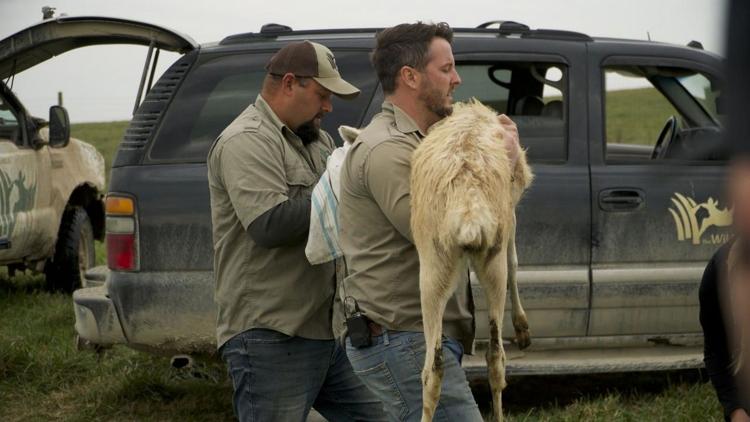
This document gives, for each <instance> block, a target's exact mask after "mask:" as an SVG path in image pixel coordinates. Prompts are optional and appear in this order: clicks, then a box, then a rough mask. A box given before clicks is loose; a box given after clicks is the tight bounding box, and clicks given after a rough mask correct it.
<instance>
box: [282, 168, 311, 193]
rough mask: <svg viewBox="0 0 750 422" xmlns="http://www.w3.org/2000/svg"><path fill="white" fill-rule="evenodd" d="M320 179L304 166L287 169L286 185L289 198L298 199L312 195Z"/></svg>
mask: <svg viewBox="0 0 750 422" xmlns="http://www.w3.org/2000/svg"><path fill="white" fill-rule="evenodd" d="M317 181H318V178H317V177H316V176H315V174H313V172H312V171H311V170H310V169H309V168H307V167H306V166H305V165H304V164H301V163H300V164H297V163H294V164H291V165H287V168H286V184H287V187H288V188H289V195H288V196H289V198H298V197H301V196H304V195H310V194H311V193H312V190H313V187H314V186H315V183H316V182H317Z"/></svg>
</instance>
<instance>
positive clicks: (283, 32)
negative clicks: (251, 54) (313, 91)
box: [219, 23, 382, 45]
mask: <svg viewBox="0 0 750 422" xmlns="http://www.w3.org/2000/svg"><path fill="white" fill-rule="evenodd" d="M380 29H382V28H348V29H347V28H344V29H306V30H301V31H295V30H293V29H292V28H291V27H289V26H286V25H282V24H278V23H267V24H265V25H263V26H262V27H261V28H260V32H246V33H243V34H235V35H229V36H228V37H225V38H224V39H223V40H221V41H220V42H219V45H228V44H240V43H246V42H253V41H262V40H267V39H269V38H277V37H282V36H287V35H294V36H295V37H299V36H306V35H309V36H311V37H315V36H325V35H341V34H373V35H374V34H375V32H377V31H379V30H380Z"/></svg>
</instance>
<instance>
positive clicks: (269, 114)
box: [255, 94, 296, 136]
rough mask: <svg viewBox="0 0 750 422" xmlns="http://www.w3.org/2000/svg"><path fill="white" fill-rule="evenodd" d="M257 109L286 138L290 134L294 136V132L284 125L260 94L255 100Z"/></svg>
mask: <svg viewBox="0 0 750 422" xmlns="http://www.w3.org/2000/svg"><path fill="white" fill-rule="evenodd" d="M255 108H256V109H257V110H258V112H259V113H260V114H261V115H262V116H263V117H265V118H266V119H268V121H270V122H271V124H272V125H273V127H275V128H276V129H278V130H279V131H280V132H281V133H282V134H284V135H286V136H288V135H290V134H294V132H293V131H292V130H291V129H289V126H287V125H286V124H284V122H282V121H281V119H279V116H277V115H276V113H274V111H273V109H272V108H271V106H270V105H268V103H267V102H266V100H265V99H263V97H262V96H261V95H260V94H258V96H257V97H256V98H255ZM295 136H296V135H295Z"/></svg>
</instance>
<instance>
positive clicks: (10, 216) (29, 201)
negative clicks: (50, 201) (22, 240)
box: [0, 169, 36, 237]
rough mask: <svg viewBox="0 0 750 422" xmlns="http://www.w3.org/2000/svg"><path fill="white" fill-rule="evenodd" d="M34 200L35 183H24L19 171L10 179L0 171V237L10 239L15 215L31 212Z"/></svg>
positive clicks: (23, 175) (24, 179) (22, 174)
mask: <svg viewBox="0 0 750 422" xmlns="http://www.w3.org/2000/svg"><path fill="white" fill-rule="evenodd" d="M35 198H36V181H35V180H32V181H29V182H28V185H27V183H26V175H25V174H24V173H23V172H22V171H21V170H19V171H18V175H17V176H16V177H14V178H11V177H10V175H8V173H6V172H5V171H3V170H2V169H0V236H5V237H10V235H11V234H13V229H14V228H15V226H16V215H17V214H18V213H19V212H22V211H28V210H31V209H32V208H33V207H34V199H35Z"/></svg>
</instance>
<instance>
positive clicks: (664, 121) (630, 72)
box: [604, 66, 725, 163]
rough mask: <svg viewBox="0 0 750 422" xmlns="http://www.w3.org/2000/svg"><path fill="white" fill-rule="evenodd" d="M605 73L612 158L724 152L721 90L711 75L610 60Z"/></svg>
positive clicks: (713, 156) (692, 157)
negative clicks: (615, 64)
mask: <svg viewBox="0 0 750 422" xmlns="http://www.w3.org/2000/svg"><path fill="white" fill-rule="evenodd" d="M604 76H605V87H606V88H605V95H604V107H605V125H606V159H607V161H608V162H610V163H613V162H614V163H616V162H619V161H625V162H633V161H649V160H654V161H659V160H665V159H672V160H675V159H676V160H683V161H684V160H687V161H697V162H700V161H715V160H721V159H724V158H725V157H724V156H723V152H722V149H721V137H720V134H721V133H720V130H721V121H722V119H723V116H721V115H720V114H719V113H718V108H717V106H716V102H717V98H718V96H719V94H720V92H719V90H718V88H717V86H716V84H715V83H713V82H712V81H711V79H710V78H709V77H708V76H706V75H704V74H702V73H700V72H696V71H693V70H689V69H683V68H677V67H666V66H664V67H657V66H611V67H607V68H605V69H604Z"/></svg>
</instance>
